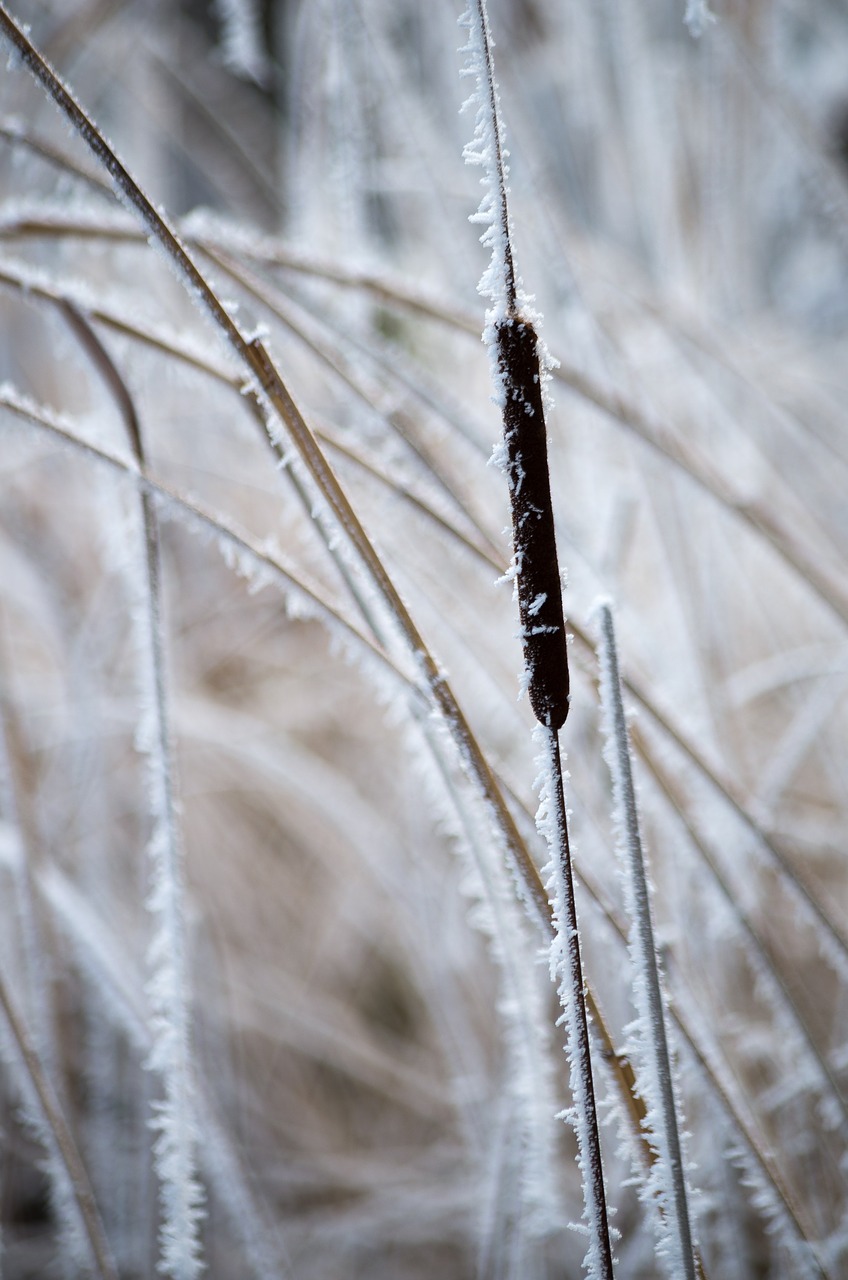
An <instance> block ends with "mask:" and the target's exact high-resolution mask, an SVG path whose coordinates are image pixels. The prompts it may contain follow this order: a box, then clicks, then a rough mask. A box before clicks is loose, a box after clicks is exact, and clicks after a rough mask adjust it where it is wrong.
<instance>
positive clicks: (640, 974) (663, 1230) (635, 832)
mask: <svg viewBox="0 0 848 1280" xmlns="http://www.w3.org/2000/svg"><path fill="white" fill-rule="evenodd" d="M599 621H600V634H601V645H600V668H601V701H602V706H603V718H604V731H605V748H604V756H605V759H606V761H607V764H608V765H609V768H610V773H611V774H612V784H613V801H614V821H615V829H616V836H617V847H618V852H619V856H620V858H621V860H622V863H623V867H622V875H623V880H624V888H625V900H626V904H627V911H628V915H629V917H630V922H631V923H630V937H629V950H630V960H631V967H632V991H633V1000H634V1004H635V1006H636V1011H637V1019H636V1023H635V1025H634V1028H633V1031H632V1039H633V1057H634V1060H635V1062H636V1066H637V1085H638V1088H639V1092H640V1093H641V1095H642V1097H643V1098H644V1100H645V1104H646V1108H647V1114H646V1118H645V1128H646V1130H647V1132H648V1135H649V1141H650V1144H651V1147H652V1149H653V1151H654V1153H655V1155H656V1159H655V1161H654V1164H653V1167H652V1170H651V1175H650V1178H649V1180H648V1183H647V1185H646V1188H645V1195H646V1198H647V1200H648V1202H649V1203H651V1202H655V1207H656V1208H657V1209H658V1210H659V1213H658V1214H657V1216H656V1221H657V1226H658V1232H659V1238H660V1248H659V1250H658V1252H659V1256H660V1257H661V1258H662V1260H663V1264H664V1266H665V1267H666V1270H667V1274H668V1275H669V1276H670V1277H672V1278H674V1280H676V1278H677V1277H686V1280H695V1274H696V1271H695V1257H694V1249H693V1237H692V1228H691V1224H690V1220H689V1201H690V1199H691V1196H690V1193H689V1191H688V1188H687V1185H686V1169H685V1163H684V1152H683V1146H682V1140H681V1133H680V1126H679V1122H678V1110H679V1106H678V1090H677V1089H676V1088H675V1084H674V1076H673V1071H672V1062H671V1054H670V1052H669V1046H668V1036H667V1031H666V1019H665V1005H664V1000H663V993H662V987H661V981H660V968H659V960H658V956H657V947H656V942H655V939H654V929H653V922H652V919H651V897H650V888H649V884H648V875H647V870H646V867H645V858H644V853H643V849H642V840H641V836H640V832H639V815H638V810H637V806H636V792H635V788H634V784H633V769H632V764H631V753H630V742H629V739H628V733H627V722H626V719H625V715H624V703H623V701H622V696H621V680H620V676H619V669H618V653H617V650H616V644H615V629H614V625H613V618H612V611H611V609H610V607H609V605H607V604H603V605H601V607H600V611H599Z"/></svg>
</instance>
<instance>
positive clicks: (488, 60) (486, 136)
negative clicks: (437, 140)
mask: <svg viewBox="0 0 848 1280" xmlns="http://www.w3.org/2000/svg"><path fill="white" fill-rule="evenodd" d="M459 23H460V26H462V27H466V28H467V29H468V43H467V44H466V45H464V47H463V48H462V49H461V50H460V52H461V53H462V54H464V55H465V57H466V59H467V61H466V64H465V66H464V67H463V69H462V72H461V74H462V75H463V76H473V77H474V79H475V82H476V84H475V89H474V93H472V95H471V97H470V98H468V100H467V101H466V102H465V104H464V106H463V110H465V108H467V107H470V106H475V107H476V108H477V111H476V116H475V120H474V137H473V138H472V140H471V142H469V143H468V145H467V146H466V147H465V150H464V151H463V153H462V154H463V157H464V159H465V162H466V163H467V164H476V165H480V166H481V167H482V169H483V177H482V178H481V179H480V183H481V185H482V187H483V188H484V191H483V198H482V200H481V201H480V205H479V208H478V209H477V212H476V213H474V214H472V215H471V221H472V222H479V223H480V224H481V225H482V226H483V228H484V230H483V234H482V235H481V236H480V243H481V244H483V245H486V246H487V247H488V248H491V251H492V256H491V261H490V262H489V266H488V267H487V269H486V271H485V272H484V273H483V276H482V278H481V280H480V283H479V285H478V289H479V291H480V293H481V294H482V295H483V297H484V298H489V299H490V300H491V302H492V310H491V311H490V312H489V314H488V316H487V320H488V323H489V324H490V325H492V324H496V323H497V321H498V320H502V319H504V318H505V317H506V316H508V315H512V314H514V313H515V310H516V306H517V295H518V289H519V284H518V281H517V280H516V277H515V265H514V263H513V258H512V244H511V242H510V224H509V209H508V206H507V193H508V190H509V188H508V187H507V177H508V174H509V170H508V168H507V165H506V158H507V156H508V155H509V152H507V151H505V150H504V149H503V145H502V138H503V127H502V125H501V119H500V100H499V98H498V86H497V82H496V81H495V77H494V68H493V66H492V55H491V49H492V40H491V36H490V35H489V18H488V14H487V13H486V5H485V0H471V3H470V4H469V6H468V8H467V9H466V11H465V13H464V14H463V15H462V17H461V18H460V20H459Z"/></svg>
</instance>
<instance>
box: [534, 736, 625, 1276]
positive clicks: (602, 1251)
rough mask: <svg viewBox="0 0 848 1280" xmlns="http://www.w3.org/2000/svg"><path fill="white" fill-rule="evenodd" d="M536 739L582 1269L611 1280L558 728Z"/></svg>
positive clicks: (541, 828)
mask: <svg viewBox="0 0 848 1280" xmlns="http://www.w3.org/2000/svg"><path fill="white" fill-rule="evenodd" d="M535 740H536V742H537V744H538V745H539V746H540V748H541V750H540V755H539V760H538V764H539V770H540V772H539V777H538V780H537V783H536V786H537V788H538V791H539V810H538V813H537V815H536V823H537V826H538V828H539V831H540V832H541V833H542V835H543V836H544V837H545V840H546V842H547V845H548V850H549V852H550V856H551V860H550V863H549V865H548V867H547V870H548V871H549V872H550V879H549V880H548V892H549V894H550V901H551V907H552V909H553V923H554V937H553V941H552V942H551V949H550V969H551V978H552V979H553V981H554V982H555V983H556V985H557V990H558V993H559V998H560V1004H561V1005H562V1010H563V1012H562V1016H561V1018H560V1023H563V1024H564V1025H565V1029H566V1042H565V1051H566V1055H567V1057H568V1065H569V1084H570V1089H571V1095H572V1098H573V1105H572V1106H571V1107H570V1108H569V1110H568V1111H567V1112H566V1117H567V1118H568V1119H569V1120H570V1122H571V1124H572V1127H573V1128H574V1132H575V1134H576V1136H577V1165H578V1168H579V1169H580V1176H581V1180H582V1183H583V1224H584V1227H585V1230H586V1233H587V1235H588V1238H589V1248H588V1250H587V1253H586V1257H585V1258H584V1260H583V1266H584V1268H585V1270H586V1274H587V1275H588V1276H589V1280H613V1260H612V1248H611V1244H610V1229H609V1220H608V1211H607V1202H606V1191H605V1188H604V1171H603V1165H602V1161H601V1146H600V1135H599V1132H598V1115H597V1107H596V1103H595V1085H594V1080H593V1073H592V1058H591V1053H590V1047H589V1028H588V1021H587V1017H586V1000H585V993H584V989H583V967H582V962H581V959H580V938H579V934H578V930H577V909H576V903H575V898H574V876H573V872H572V865H571V851H570V848H569V840H568V819H567V813H566V807H565V794H564V791H563V782H562V760H561V757H560V751H559V743H558V740H557V734H556V730H553V729H544V728H542V727H537V728H536V730H535Z"/></svg>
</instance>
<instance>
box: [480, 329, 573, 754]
mask: <svg viewBox="0 0 848 1280" xmlns="http://www.w3.org/2000/svg"><path fill="white" fill-rule="evenodd" d="M495 333H496V343H497V360H498V369H499V372H500V375H501V379H502V383H503V424H504V444H505V446H506V471H507V478H508V481H509V496H510V501H511V503H512V533H513V548H514V553H515V569H516V579H517V586H518V608H519V612H520V615H521V639H522V644H523V646H524V666H525V670H526V673H527V689H528V693H529V695H530V705H531V706H532V708H533V712H534V714H535V716H536V719H537V720H538V721H539V722H540V723H541V724H543V725H544V726H545V727H546V728H548V729H560V728H562V726H563V724H564V723H565V718H566V716H567V715H568V689H569V682H568V652H567V649H566V642H565V620H564V618H563V613H562V587H561V584H560V576H559V564H558V561H557V551H556V538H555V534H554V514H553V507H552V505H551V482H550V476H549V474H548V450H547V440H546V436H545V414H544V407H543V404H542V380H541V370H540V365H539V353H538V347H537V338H536V331H535V330H534V328H533V326H532V324H530V322H529V320H525V319H523V318H522V317H521V316H520V315H518V316H510V317H508V318H507V319H506V320H502V321H501V322H500V323H499V324H498V325H497V326H496V330H495Z"/></svg>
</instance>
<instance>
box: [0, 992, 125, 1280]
mask: <svg viewBox="0 0 848 1280" xmlns="http://www.w3.org/2000/svg"><path fill="white" fill-rule="evenodd" d="M0 1015H2V1020H3V1022H4V1023H5V1026H4V1028H3V1032H4V1034H3V1041H4V1044H3V1054H4V1057H5V1058H7V1060H8V1061H9V1064H10V1068H11V1069H12V1070H13V1072H14V1076H15V1084H16V1087H17V1090H18V1092H19V1094H20V1097H21V1100H22V1103H23V1107H24V1113H25V1115H26V1116H27V1118H28V1120H29V1121H30V1123H31V1124H32V1126H33V1129H34V1130H35V1132H36V1134H37V1135H38V1137H39V1139H40V1141H41V1142H42V1143H43V1145H44V1147H45V1149H46V1151H47V1158H48V1172H49V1175H50V1181H51V1189H52V1192H53V1195H54V1198H55V1200H56V1209H57V1213H58V1214H59V1217H60V1219H62V1220H63V1222H64V1223H66V1224H67V1229H66V1231H65V1232H64V1242H65V1245H66V1247H67V1248H69V1249H70V1250H71V1254H72V1260H73V1262H74V1263H75V1265H77V1266H78V1267H80V1269H81V1270H82V1269H85V1270H88V1268H89V1267H93V1268H94V1271H95V1273H96V1274H97V1275H98V1276H99V1277H100V1280H118V1271H117V1268H116V1266H115V1263H114V1260H113V1257H112V1251H111V1249H110V1247H109V1242H108V1240H107V1239H106V1235H105V1232H104V1230H103V1224H102V1222H101V1220H100V1214H99V1212H98V1209H97V1203H96V1201H95V1198H94V1191H93V1189H92V1186H91V1181H90V1179H89V1177H88V1173H87V1171H86V1168H85V1165H84V1164H83V1161H82V1158H81V1156H80V1153H79V1150H78V1149H77V1145H76V1142H75V1140H74V1136H73V1133H72V1131H71V1129H70V1126H69V1125H68V1122H67V1119H66V1117H65V1114H64V1112H63V1110H62V1107H61V1104H60V1102H59V1099H58V1097H57V1096H56V1091H55V1089H54V1088H53V1085H52V1084H51V1081H50V1078H49V1076H48V1075H47V1073H46V1072H45V1071H44V1069H43V1066H42V1063H41V1061H40V1060H39V1057H38V1054H37V1053H36V1050H35V1048H34V1046H33V1044H32V1041H31V1038H30V1036H29V1033H28V1031H27V1028H26V1025H25V1023H24V1020H23V1018H22V1016H21V1013H20V1010H19V1009H18V1008H17V1005H16V1003H15V1001H14V1000H13V998H12V995H11V993H10V992H9V991H8V989H7V987H6V983H5V982H4V981H2V979H0Z"/></svg>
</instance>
